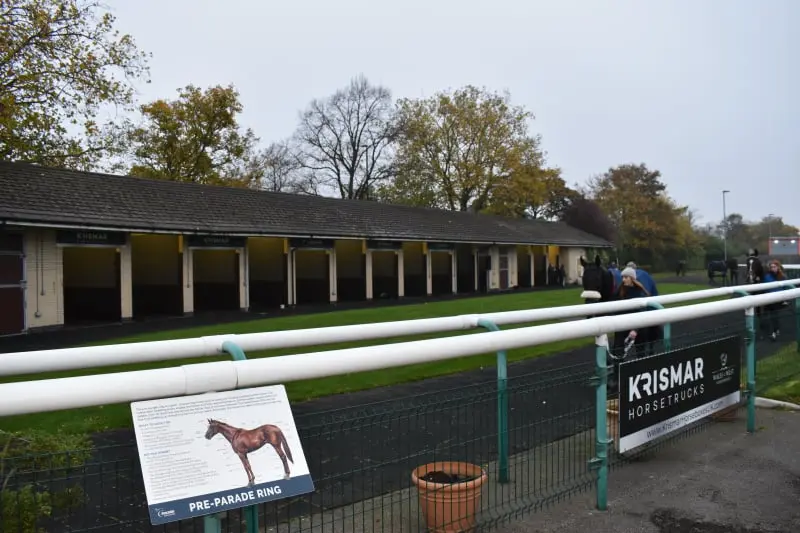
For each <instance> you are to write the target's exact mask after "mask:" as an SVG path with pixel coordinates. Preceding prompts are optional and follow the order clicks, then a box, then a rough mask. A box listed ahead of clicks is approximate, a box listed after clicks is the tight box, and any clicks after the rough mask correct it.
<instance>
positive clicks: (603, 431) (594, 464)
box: [589, 334, 611, 511]
mask: <svg viewBox="0 0 800 533" xmlns="http://www.w3.org/2000/svg"><path fill="white" fill-rule="evenodd" d="M594 344H595V372H596V374H597V375H596V376H595V378H594V383H595V384H596V388H595V394H596V398H595V430H594V433H595V454H594V458H593V459H592V460H591V461H590V462H589V466H590V467H591V468H595V469H596V470H597V509H598V510H599V511H605V510H606V509H607V508H608V445H609V444H610V443H611V441H610V440H608V426H607V423H608V412H607V409H608V362H607V359H606V358H607V354H608V335H605V334H603V335H600V336H598V337H595V341H594Z"/></svg>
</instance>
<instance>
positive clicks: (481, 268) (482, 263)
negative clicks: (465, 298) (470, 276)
mask: <svg viewBox="0 0 800 533" xmlns="http://www.w3.org/2000/svg"><path fill="white" fill-rule="evenodd" d="M477 263H478V292H489V287H491V286H492V285H491V283H490V281H489V276H490V275H491V272H492V256H491V255H490V254H489V252H488V251H486V252H480V253H478V260H477Z"/></svg>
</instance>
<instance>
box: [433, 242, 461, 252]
mask: <svg viewBox="0 0 800 533" xmlns="http://www.w3.org/2000/svg"><path fill="white" fill-rule="evenodd" d="M455 248H456V245H455V244H453V243H451V242H429V243H428V250H430V251H431V252H446V251H450V250H455Z"/></svg>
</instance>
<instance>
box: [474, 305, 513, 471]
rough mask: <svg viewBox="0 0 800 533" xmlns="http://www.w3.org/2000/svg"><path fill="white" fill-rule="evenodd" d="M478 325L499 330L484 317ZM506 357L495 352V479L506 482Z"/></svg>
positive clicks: (502, 353) (479, 320) (504, 354)
mask: <svg viewBox="0 0 800 533" xmlns="http://www.w3.org/2000/svg"><path fill="white" fill-rule="evenodd" d="M478 326H479V327H481V328H484V329H486V330H488V331H500V328H499V327H497V324H495V323H494V322H492V321H491V320H486V319H484V318H479V319H478ZM507 385H508V357H507V356H506V351H505V350H499V351H498V352H497V479H498V481H499V482H500V483H508V390H507Z"/></svg>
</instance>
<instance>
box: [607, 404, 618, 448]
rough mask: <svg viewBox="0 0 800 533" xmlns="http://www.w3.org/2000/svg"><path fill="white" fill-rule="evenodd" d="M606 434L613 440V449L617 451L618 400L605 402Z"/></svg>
mask: <svg viewBox="0 0 800 533" xmlns="http://www.w3.org/2000/svg"><path fill="white" fill-rule="evenodd" d="M606 434H607V435H608V438H609V439H614V449H615V450H619V400H608V401H607V402H606Z"/></svg>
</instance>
